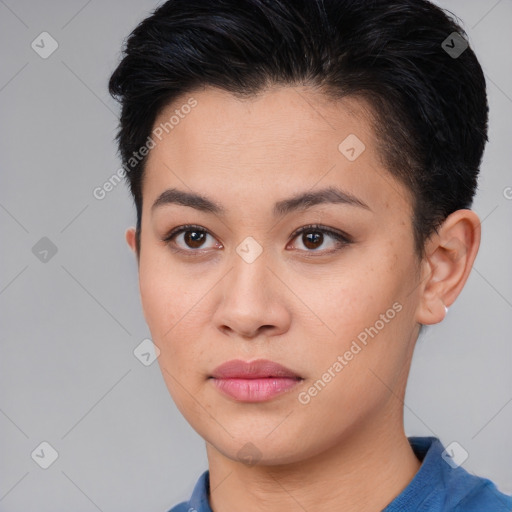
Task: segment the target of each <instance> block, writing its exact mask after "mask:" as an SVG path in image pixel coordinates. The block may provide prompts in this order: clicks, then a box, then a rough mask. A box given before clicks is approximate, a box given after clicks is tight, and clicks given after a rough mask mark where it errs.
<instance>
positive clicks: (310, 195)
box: [151, 187, 371, 217]
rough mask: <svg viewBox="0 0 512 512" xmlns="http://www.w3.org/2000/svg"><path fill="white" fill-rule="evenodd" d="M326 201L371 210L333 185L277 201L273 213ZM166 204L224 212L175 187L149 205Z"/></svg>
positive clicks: (208, 202)
mask: <svg viewBox="0 0 512 512" xmlns="http://www.w3.org/2000/svg"><path fill="white" fill-rule="evenodd" d="M326 203H332V204H347V205H350V206H356V207H359V208H364V209H366V210H370V211H371V208H370V207H369V206H368V205H367V204H366V203H365V202H363V201H362V200H361V199H358V198H357V197H355V196H354V195H352V194H350V193H348V192H344V191H343V190H340V189H338V188H335V187H327V188H324V189H321V190H318V191H315V192H305V193H302V194H298V195H295V196H293V197H290V198H288V199H283V200H281V201H278V202H277V203H275V205H274V208H273V215H274V217H283V216H285V215H287V214H289V213H291V212H293V211H302V210H307V209H308V208H311V207H313V206H315V205H317V204H326ZM167 204H179V205H182V206H189V207H190V208H195V209H196V210H199V211H202V212H206V213H214V214H218V215H224V214H225V213H226V209H225V208H224V207H223V206H222V205H220V204H219V203H217V202H215V201H213V200H211V199H208V198H207V197H204V196H202V195H199V194H196V193H193V192H185V191H183V190H179V189H177V188H170V189H167V190H165V191H164V192H162V193H161V194H160V195H159V196H158V198H157V199H156V200H155V202H154V203H153V205H152V206H151V211H152V212H153V211H154V210H155V209H157V208H158V207H161V206H163V205H167Z"/></svg>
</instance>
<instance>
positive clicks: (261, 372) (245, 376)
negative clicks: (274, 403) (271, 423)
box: [209, 359, 304, 402]
mask: <svg viewBox="0 0 512 512" xmlns="http://www.w3.org/2000/svg"><path fill="white" fill-rule="evenodd" d="M209 379H211V380H212V382H213V384H214V385H215V387H216V388H217V389H218V390H219V391H221V392H222V393H223V394H225V395H227V396H229V397H230V398H233V399H234V400H236V401H239V402H263V401H267V400H270V399H271V398H273V397H275V396H277V395H280V394H282V393H284V392H286V391H289V390H290V389H292V388H294V387H295V386H297V384H299V383H300V382H302V381H303V380H304V379H303V378H302V377H301V376H300V375H298V374H297V373H295V372H294V371H292V370H290V369H289V368H286V367H285V366H282V365H280V364H278V363H274V362H273V361H269V360H266V359H259V360H256V361H251V362H246V361H242V360H240V359H235V360H232V361H227V362H226V363H223V364H222V365H220V366H218V367H217V368H216V369H215V370H214V371H213V372H212V375H211V376H210V377H209Z"/></svg>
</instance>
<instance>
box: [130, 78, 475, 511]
mask: <svg viewBox="0 0 512 512" xmlns="http://www.w3.org/2000/svg"><path fill="white" fill-rule="evenodd" d="M190 96H193V97H194V98H195V99H196V100H197V106H196V107H195V108H194V109H192V111H191V112H190V113H189V114H187V115H186V116H185V117H184V119H182V120H181V121H180V123H179V124H177V125H176V126H175V127H174V129H173V130H172V131H170V132H169V133H168V134H166V135H164V137H163V138H162V140H161V141H159V142H158V144H156V146H155V147H154V148H153V149H152V150H151V152H150V154H149V156H148V160H147V167H146V175H145V178H144V183H143V213H142V230H141V252H140V254H137V252H136V247H135V230H134V229H133V228H131V229H129V230H128V231H127V232H126V239H127V242H128V244H129V246H130V247H131V248H132V249H133V250H134V251H135V253H136V256H137V259H138V265H139V286H140V293H141V300H142V306H143V311H144V316H145V319H146V321H147V324H148V326H149V329H150V331H151V335H152V339H153V342H154V343H155V344H156V345H157V346H158V348H159V349H160V351H161V353H160V356H159V358H158V361H159V364H160V368H161V370H162V374H163V377H164V380H165V382H166V385H167V387H168V389H169V392H170V394H171V396H172V398H173V399H174V401H175V403H176V405H177V407H178V408H179V410H180V411H181V413H182V414H183V415H184V417H185V418H186V420H187V421H188V422H189V423H190V425H191V426H192V427H193V428H194V429H195V430H196V431H197V432H198V433H199V435H201V436H202V437H203V438H204V439H205V441H206V448H207V455H208V461H209V469H210V488H211V493H210V497H209V500H210V504H211V507H212V509H213V510H214V511H222V512H232V511H233V512H234V511H238V510H246V511H249V512H252V511H263V510H265V511H270V512H272V511H282V510H291V511H303V510H318V506H319V505H318V504H319V503H321V504H322V505H321V507H322V510H323V511H324V512H328V511H334V510H336V511H338V510H340V504H343V510H344V511H345V512H351V511H358V512H361V511H368V512H370V511H375V510H381V509H382V508H384V507H385V506H386V505H387V504H388V503H389V502H391V501H392V500H393V499H394V498H395V497H396V496H397V495H398V494H399V493H400V492H401V491H402V490H403V489H404V488H405V487H406V486H407V485H408V484H409V483H410V481H411V480H412V478H413V477H414V475H415V474H416V472H417V471H418V469H419V467H420V461H419V460H418V459H417V458H416V456H415V455H414V453H413V451H412V449H411V447H410V445H409V443H408V441H407V438H406V435H405V432H404V427H403V398H404V395H405V388H406V382H407V376H408V373H409V368H410V363H411V357H412V354H413V349H414V344H415V342H416V339H417V336H418V332H419V327H420V324H435V323H438V322H440V321H442V320H443V318H444V316H445V314H446V313H445V306H450V305H451V304H452V303H453V301H454V300H455V299H456V297H457V296H458V294H459V293H460V291H461V290H462V288H463V286H464V284H465V282H466V280H467V277H468V275H469V272H470V270H471V266H472V264H473V261H474V259H475V257H476V253H477V251H478V246H479V242H480V223H479V220H478V217H477V215H476V214H475V213H474V212H473V211H471V210H458V211H456V212H454V213H453V214H451V215H450V216H449V217H448V218H447V219H446V220H445V222H444V223H443V225H442V226H441V227H440V229H439V230H438V232H437V233H435V234H434V235H433V236H432V237H431V238H430V239H429V240H428V241H427V243H426V246H425V249H426V251H425V253H426V256H425V257H424V258H423V259H420V258H419V257H418V255H417V254H416V252H415V251H414V239H413V231H412V224H411V222H412V220H411V219H412V197H411V195H410V193H409V191H408V189H407V188H406V187H405V186H404V185H402V184H401V183H400V182H398V181H397V180H395V179H394V178H393V177H392V175H391V174H390V173H389V172H388V171H387V170H386V169H385V167H384V164H383V163H382V159H381V158H380V155H379V154H378V153H377V149H376V148H377V144H376V138H375V134H374V132H373V131H372V125H371V123H370V120H369V117H368V115H367V112H368V110H367V109H368V106H367V105H366V104H364V103H363V102H362V100H357V99H354V98H345V99H343V100H338V101H333V100H330V99H328V98H327V97H325V96H324V95H322V94H321V93H320V92H318V91H315V90H313V89H311V88H307V87H301V88H292V87H273V88H271V89H269V90H267V91H265V92H264V93H262V94H260V95H258V96H257V97H253V98H251V99H249V100H247V99H243V100H242V99H237V98H236V97H234V96H232V95H231V94H229V93H227V92H225V91H221V90H218V89H214V88H205V89H202V90H198V91H194V93H193V94H191V93H190V94H187V95H184V96H183V97H182V98H180V99H178V100H175V101H174V102H173V103H172V104H171V105H168V106H167V107H166V109H165V110H164V111H162V112H161V114H160V116H159V118H158V119H157V120H156V122H155V126H158V125H159V124H160V123H161V122H165V121H166V120H167V119H168V118H169V117H170V116H171V115H172V114H173V112H174V110H175V109H176V108H179V107H180V105H183V104H185V103H186V101H187V99H188V98H189V97H190ZM349 134H355V135H356V136H357V137H358V138H359V139H360V140H361V141H363V143H364V144H365V146H366V149H365V150H364V151H363V152H362V153H361V155H360V156H359V157H358V158H357V159H356V160H354V161H349V160H348V159H347V158H346V157H345V156H344V155H343V154H342V153H341V152H340V151H339V150H338V145H339V144H340V143H341V142H342V141H343V140H344V139H345V138H346V137H347V136H348V135H349ZM328 186H333V187H337V188H340V189H342V190H344V191H345V192H348V193H350V194H352V195H353V196H355V197H357V198H358V199H359V200H361V201H363V202H364V203H365V204H366V205H367V206H368V208H363V207H359V206H354V205H350V204H332V203H325V204H319V205H315V206H313V207H311V208H309V209H304V210H302V211H293V212H291V213H289V214H288V215H286V216H284V217H282V218H279V219H277V218H274V217H273V216H272V208H273V206H274V203H275V202H277V201H280V200H283V199H286V198H289V197H291V196H294V195H296V194H299V193H301V192H307V191H310V192H311V191H316V190H319V189H321V188H324V187H328ZM172 187H176V188H179V189H180V190H184V191H187V192H195V193H199V194H201V195H203V196H205V197H208V198H209V199H211V200H213V201H215V202H217V203H219V204H221V205H222V206H223V207H224V208H225V209H226V213H225V214H223V215H220V214H213V213H207V212H201V211H198V210H196V209H194V208H191V207H189V206H183V205H178V204H165V205H162V206H160V207H158V208H155V209H154V210H153V211H152V209H151V205H152V204H153V202H154V201H155V200H156V198H157V197H158V196H159V195H160V194H161V193H162V192H163V191H164V190H166V189H168V188H172ZM315 223H318V224H322V225H323V226H326V227H328V228H331V229H333V230H341V231H344V232H345V233H348V234H349V235H350V237H351V238H352V243H349V244H344V245H342V246H339V245H338V244H337V241H336V240H335V239H334V238H332V237H331V236H330V235H329V234H327V233H325V232H321V233H320V240H319V241H316V242H315V241H314V242H313V243H311V242H310V241H309V239H308V238H307V233H304V234H302V235H298V236H295V237H293V236H292V234H293V233H294V232H295V230H297V229H298V228H301V227H303V226H307V225H309V224H315ZM183 224H196V225H198V226H201V227H202V228H203V229H204V230H205V231H207V233H208V234H207V235H206V238H205V239H204V240H203V242H202V245H201V243H200V242H199V243H196V244H195V245H194V244H193V243H192V244H191V239H190V232H189V233H188V238H186V237H185V236H184V235H183V234H180V235H178V236H177V238H175V239H174V243H173V242H169V243H166V242H164V241H162V239H164V238H165V236H166V235H167V234H168V233H169V232H170V231H171V229H173V228H175V227H178V226H181V225H183ZM192 231H194V230H192ZM311 232H312V233H313V234H314V233H318V230H317V229H313V230H311V231H310V232H309V233H310V237H311V236H312V235H311ZM322 233H323V239H322V238H321V234H322ZM185 235H187V234H185ZM248 236H251V237H253V238H254V239H255V240H256V241H257V242H258V243H259V245H260V246H261V248H262V249H263V252H262V253H261V254H260V255H259V257H258V258H257V259H256V260H255V261H253V262H252V263H247V262H246V261H245V260H244V259H242V258H241V257H240V255H239V254H238V253H237V252H236V248H237V246H238V245H239V244H240V243H241V242H242V241H243V240H244V239H245V238H246V237H248ZM187 242H188V245H187ZM173 247H174V248H176V247H177V248H181V249H182V251H189V252H188V253H186V252H181V253H180V252H175V251H173V250H172V248H173ZM193 251H196V252H198V251H202V255H200V256H197V257H194V256H193V255H190V252H193ZM313 253H314V254H313ZM308 255H309V257H308ZM396 303H399V304H400V305H401V310H400V312H398V313H396V315H394V317H393V319H391V320H389V322H387V323H385V326H384V327H383V328H382V329H380V330H379V331H378V334H377V335H376V336H374V337H373V338H371V339H369V341H368V343H367V345H366V346H362V350H361V351H360V352H358V353H357V355H355V356H354V357H353V359H352V360H350V361H348V364H347V365H346V366H344V368H343V370H342V371H340V372H339V373H337V374H336V376H335V377H334V378H332V380H331V381H330V382H329V383H328V384H327V385H326V386H325V387H324V388H323V389H322V390H321V391H320V392H318V394H317V395H316V396H314V397H312V398H311V400H310V401H309V403H307V404H302V403H300V402H299V400H298V395H299V393H300V392H304V391H307V390H308V389H309V388H310V387H311V386H312V384H313V383H314V382H315V381H317V380H318V379H320V378H322V375H323V374H324V373H325V372H326V371H327V370H328V368H330V367H332V366H333V363H334V362H335V361H336V360H337V357H338V356H339V355H343V354H344V353H345V352H346V351H347V350H348V349H349V348H350V346H351V343H352V341H353V340H355V339H357V336H358V335H359V334H360V333H361V332H362V331H364V329H365V328H368V327H370V326H374V325H375V324H376V321H377V320H379V318H381V317H380V315H381V314H385V313H386V311H387V310H389V309H390V308H392V305H393V304H396ZM235 358H239V359H244V360H246V361H249V360H254V359H259V358H265V359H270V360H272V361H276V362H278V363H280V364H283V365H284V366H286V367H288V368H291V369H292V370H294V371H295V372H296V373H297V374H299V375H300V376H301V377H303V379H304V380H303V381H302V382H301V383H299V384H298V385H297V386H296V387H295V388H293V389H292V390H290V391H288V392H286V393H284V394H282V395H278V396H277V397H274V398H272V399H271V400H269V401H267V402H260V403H244V402H237V401H235V400H233V399H231V398H229V397H226V396H224V395H223V394H221V393H220V392H219V391H218V390H217V389H216V387H215V386H214V385H213V384H212V381H211V380H210V379H208V377H209V376H210V375H211V372H212V371H213V370H214V368H216V367H217V366H218V365H220V364H221V363H223V362H225V361H228V360H231V359H235ZM247 443H252V444H251V445H250V448H247V446H246V448H245V450H247V449H249V450H252V452H251V453H252V454H253V455H254V457H256V458H257V459H258V460H257V464H247V463H246V462H244V461H243V460H241V456H240V455H239V450H240V449H241V448H242V447H244V445H246V444H247ZM253 446H254V447H256V449H255V448H253Z"/></svg>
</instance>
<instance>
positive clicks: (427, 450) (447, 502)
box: [168, 437, 512, 512]
mask: <svg viewBox="0 0 512 512" xmlns="http://www.w3.org/2000/svg"><path fill="white" fill-rule="evenodd" d="M408 439H409V443H410V445H411V447H412V449H413V451H414V453H415V454H416V457H418V459H419V460H420V461H422V464H421V467H420V469H419V470H418V472H417V473H416V474H415V475H414V478H413V479H412V480H411V481H410V482H409V485H408V486H407V487H406V488H405V489H404V490H403V491H402V492H401V493H400V494H399V495H398V496H397V497H396V498H395V499H394V500H393V501H392V502H391V503H390V504H389V505H388V506H387V507H386V508H385V509H383V510H382V511H381V512H512V496H508V495H506V494H503V493H501V492H500V491H499V490H498V489H497V488H496V486H495V485H494V483H493V482H491V481H490V480H488V479H486V478H482V477H479V476H475V475H472V474H470V473H468V472H467V471H466V470H465V469H464V468H462V467H461V466H458V467H457V466H456V464H454V463H453V464H449V463H448V462H446V460H445V458H446V454H445V458H443V456H442V454H443V452H444V447H443V445H442V443H441V441H440V440H439V439H438V438H437V437H409V438H408ZM453 466H455V467H453ZM209 490H210V474H209V471H205V472H204V473H203V474H202V475H201V476H200V477H199V480H198V481H197V483H196V485H195V487H194V491H193V492H192V496H191V498H190V500H189V501H184V502H182V503H179V504H178V505H176V506H175V507H173V508H172V509H171V510H169V511H168V512H212V509H211V507H210V505H209V502H208V493H209Z"/></svg>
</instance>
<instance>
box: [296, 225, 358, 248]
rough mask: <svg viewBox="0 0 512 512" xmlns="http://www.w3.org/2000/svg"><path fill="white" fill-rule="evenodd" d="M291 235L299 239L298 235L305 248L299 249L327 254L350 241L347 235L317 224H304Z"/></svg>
mask: <svg viewBox="0 0 512 512" xmlns="http://www.w3.org/2000/svg"><path fill="white" fill-rule="evenodd" d="M292 236H293V237H294V239H296V238H297V239H299V237H300V241H301V243H302V245H303V246H304V247H305V249H300V250H301V251H303V252H306V253H315V252H318V253H319V254H327V253H331V252H335V251H337V250H338V249H341V248H342V247H344V246H346V245H348V244H351V243H352V239H351V237H350V236H349V235H347V234H345V233H343V232H338V231H334V230H332V229H329V228H326V227H323V226H318V225H313V226H304V227H303V228H300V229H299V230H297V231H296V232H295V233H294V234H293V235H292ZM329 239H330V240H331V243H330V244H326V240H327V241H328V240H329ZM324 245H327V247H323V246H324ZM322 247H323V248H322Z"/></svg>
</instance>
